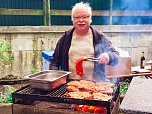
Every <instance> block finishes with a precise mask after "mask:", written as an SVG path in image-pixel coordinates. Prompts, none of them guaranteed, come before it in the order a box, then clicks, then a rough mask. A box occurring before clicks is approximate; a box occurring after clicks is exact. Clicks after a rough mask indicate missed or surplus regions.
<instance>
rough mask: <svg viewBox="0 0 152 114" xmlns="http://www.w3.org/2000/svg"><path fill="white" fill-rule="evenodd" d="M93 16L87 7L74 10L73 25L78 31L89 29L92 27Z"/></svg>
mask: <svg viewBox="0 0 152 114" xmlns="http://www.w3.org/2000/svg"><path fill="white" fill-rule="evenodd" d="M90 23H91V18H90V15H89V13H88V11H87V10H86V9H83V8H80V9H77V10H76V11H75V12H74V15H73V25H74V27H75V29H76V30H77V31H83V30H88V29H89V28H90Z"/></svg>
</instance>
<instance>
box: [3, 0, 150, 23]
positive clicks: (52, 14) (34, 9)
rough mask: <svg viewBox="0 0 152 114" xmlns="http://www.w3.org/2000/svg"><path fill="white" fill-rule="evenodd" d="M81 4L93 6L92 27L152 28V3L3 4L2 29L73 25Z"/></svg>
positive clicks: (37, 0) (40, 0)
mask: <svg viewBox="0 0 152 114" xmlns="http://www.w3.org/2000/svg"><path fill="white" fill-rule="evenodd" d="M80 1H83V2H89V3H90V5H91V7H92V9H93V17H92V25H109V24H111V25H126V24H152V0H0V26H43V25H72V22H71V16H70V15H71V8H72V6H73V5H74V4H75V3H77V2H80Z"/></svg>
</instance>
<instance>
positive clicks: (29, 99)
mask: <svg viewBox="0 0 152 114" xmlns="http://www.w3.org/2000/svg"><path fill="white" fill-rule="evenodd" d="M66 87H67V85H66V84H64V85H62V86H60V87H58V88H56V89H53V90H52V91H43V90H40V89H34V88H31V86H30V85H27V86H25V87H22V88H21V89H19V90H17V91H15V92H14V93H13V94H12V98H13V104H24V105H30V104H32V103H33V102H34V101H36V100H38V101H49V102H57V103H67V104H79V105H90V106H103V107H106V109H107V114H110V112H111V108H112V106H111V103H112V102H113V101H115V99H116V98H117V97H118V95H119V86H118V85H117V86H116V87H115V88H116V89H115V92H114V94H113V95H112V96H113V98H112V100H111V101H99V100H86V99H74V98H69V97H65V96H64V94H65V93H66V91H67V90H66Z"/></svg>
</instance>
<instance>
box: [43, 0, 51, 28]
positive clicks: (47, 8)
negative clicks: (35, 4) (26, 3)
mask: <svg viewBox="0 0 152 114" xmlns="http://www.w3.org/2000/svg"><path fill="white" fill-rule="evenodd" d="M43 17H44V26H49V25H51V18H50V0H43Z"/></svg>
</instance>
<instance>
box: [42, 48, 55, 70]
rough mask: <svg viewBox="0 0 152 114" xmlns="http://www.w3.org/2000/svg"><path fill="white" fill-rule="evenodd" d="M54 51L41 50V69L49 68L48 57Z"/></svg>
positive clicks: (49, 57)
mask: <svg viewBox="0 0 152 114" xmlns="http://www.w3.org/2000/svg"><path fill="white" fill-rule="evenodd" d="M53 53H54V51H52V50H50V51H42V57H43V70H49V65H50V59H51V58H52V56H53Z"/></svg>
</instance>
